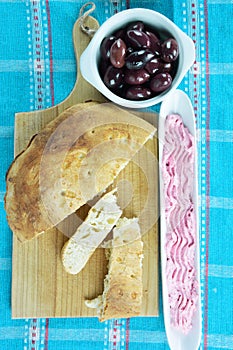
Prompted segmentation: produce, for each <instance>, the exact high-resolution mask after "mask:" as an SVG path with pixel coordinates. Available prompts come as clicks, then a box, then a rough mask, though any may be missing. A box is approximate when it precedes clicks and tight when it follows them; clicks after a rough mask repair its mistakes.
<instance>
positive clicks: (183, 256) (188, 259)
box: [162, 114, 198, 333]
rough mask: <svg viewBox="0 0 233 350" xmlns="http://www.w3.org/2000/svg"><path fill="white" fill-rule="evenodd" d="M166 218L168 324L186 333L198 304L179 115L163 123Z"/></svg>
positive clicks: (188, 141) (189, 185) (188, 174)
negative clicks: (169, 320) (169, 321)
mask: <svg viewBox="0 0 233 350" xmlns="http://www.w3.org/2000/svg"><path fill="white" fill-rule="evenodd" d="M162 174H163V181H164V194H165V218H166V227H167V229H166V247H165V249H166V257H167V262H166V278H167V286H168V299H169V306H170V319H171V324H172V325H173V326H174V327H175V328H177V329H179V330H181V331H183V332H184V333H188V332H189V330H190V329H191V328H192V319H193V316H194V312H195V310H196V305H197V301H198V282H197V277H196V270H195V249H196V216H195V215H196V213H195V211H194V205H193V190H194V184H193V180H194V142H193V136H192V135H191V134H190V133H189V131H188V129H187V128H186V127H185V126H184V124H183V122H182V119H181V117H180V116H179V115H177V114H173V115H169V116H167V118H166V121H165V144H164V150H163V159H162Z"/></svg>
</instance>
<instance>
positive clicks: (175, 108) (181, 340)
mask: <svg viewBox="0 0 233 350" xmlns="http://www.w3.org/2000/svg"><path fill="white" fill-rule="evenodd" d="M170 114H179V115H180V116H181V117H182V120H183V124H184V125H185V126H186V127H187V128H188V130H189V132H190V133H191V134H192V136H193V138H194V145H195V147H194V149H195V155H194V159H195V161H194V179H193V183H194V186H193V196H192V200H193V204H194V210H195V212H196V229H195V233H196V247H195V259H194V265H195V266H194V267H195V270H196V279H197V282H198V302H197V308H196V311H195V313H194V317H193V320H192V328H191V330H190V331H189V332H188V333H187V334H185V333H183V332H182V331H181V330H178V329H176V328H174V327H173V326H172V325H171V318H170V305H169V297H168V284H167V277H166V261H167V254H166V248H165V247H166V240H167V237H166V232H167V227H166V218H165V195H164V182H163V173H162V159H163V147H164V142H165V120H166V117H167V116H168V115H170ZM158 129H159V163H160V167H159V172H160V174H159V175H160V243H161V270H162V271H161V272H162V294H163V312H164V322H165V329H166V334H167V338H168V343H169V346H170V348H171V350H187V349H189V350H197V349H198V348H199V344H200V339H201V332H202V330H201V328H202V325H201V324H202V321H201V294H200V244H199V223H198V174H197V150H196V127H195V118H194V112H193V107H192V104H191V102H190V100H189V98H188V96H187V95H186V94H185V93H184V92H182V91H181V90H176V91H175V92H174V93H172V94H171V95H169V96H168V97H167V98H166V99H165V100H164V101H163V102H162V104H161V109H160V115H159V128H158Z"/></svg>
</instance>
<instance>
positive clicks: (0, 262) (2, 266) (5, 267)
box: [0, 258, 11, 271]
mask: <svg viewBox="0 0 233 350" xmlns="http://www.w3.org/2000/svg"><path fill="white" fill-rule="evenodd" d="M10 269H11V258H0V271H9V270H10Z"/></svg>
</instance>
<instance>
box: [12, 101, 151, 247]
mask: <svg viewBox="0 0 233 350" xmlns="http://www.w3.org/2000/svg"><path fill="white" fill-rule="evenodd" d="M154 133H155V128H154V127H153V126H152V125H151V124H149V123H147V122H145V121H144V120H142V119H141V118H138V117H135V116H134V115H133V114H131V113H129V112H127V111H125V110H122V109H120V108H118V107H116V106H114V105H113V104H109V103H106V104H98V103H95V102H88V103H81V104H77V105H75V106H73V107H71V108H69V109H67V110H66V111H64V112H63V113H62V114H61V115H59V116H58V117H57V118H56V119H55V120H53V121H52V122H50V123H49V124H48V125H47V126H46V127H45V128H44V129H43V130H42V131H41V132H40V133H38V134H37V135H35V136H34V137H33V138H32V139H31V141H30V143H29V145H28V147H27V148H26V149H25V151H23V152H22V153H21V154H20V155H19V156H17V157H16V158H15V160H14V161H13V163H12V165H11V167H10V168H9V171H8V173H7V176H6V185H7V191H6V195H5V209H6V212H7V220H8V223H9V226H10V228H11V229H12V231H13V232H14V233H15V234H16V236H17V237H18V239H19V240H20V241H25V240H29V239H32V238H34V237H36V236H38V235H39V234H41V233H43V232H45V231H47V230H49V229H50V228H52V227H54V226H56V225H57V224H58V223H59V222H61V221H62V220H63V219H65V218H66V217H67V216H69V215H70V214H72V213H73V212H75V211H76V210H77V209H78V208H80V207H81V206H82V205H83V204H85V203H86V202H87V201H88V200H90V199H92V198H93V197H94V196H95V195H97V194H98V193H99V192H101V191H102V190H104V189H106V188H107V187H108V186H109V185H110V184H111V183H112V182H113V180H114V178H115V177H116V176H117V175H118V174H119V172H120V171H121V169H123V168H124V166H126V164H127V163H128V162H129V161H130V159H132V157H133V156H134V154H135V153H136V152H137V151H138V150H139V149H140V148H141V147H142V146H143V144H144V143H145V142H146V141H147V140H148V139H149V138H151V136H152V135H153V134H154Z"/></svg>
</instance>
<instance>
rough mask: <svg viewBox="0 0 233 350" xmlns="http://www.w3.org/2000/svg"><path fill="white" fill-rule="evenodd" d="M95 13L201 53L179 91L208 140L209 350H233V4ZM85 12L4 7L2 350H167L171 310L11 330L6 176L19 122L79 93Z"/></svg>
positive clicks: (5, 3)
mask: <svg viewBox="0 0 233 350" xmlns="http://www.w3.org/2000/svg"><path fill="white" fill-rule="evenodd" d="M95 3H96V7H97V8H96V12H95V14H94V16H95V17H96V18H97V19H98V21H99V22H100V23H102V22H103V21H105V20H106V18H107V17H109V16H111V15H113V14H114V12H117V11H121V10H123V9H126V8H129V7H130V8H133V7H146V8H151V9H154V10H156V11H159V12H161V13H163V14H165V15H166V16H168V17H169V18H171V19H172V20H173V21H174V22H175V23H176V24H177V25H178V26H179V27H180V28H181V29H182V30H183V31H184V32H186V33H187V34H189V35H190V36H191V37H192V39H193V40H194V42H195V44H196V62H195V64H194V66H193V67H192V69H191V70H190V72H189V73H188V74H187V75H186V77H185V79H184V80H183V82H182V83H181V85H180V88H181V89H183V90H184V91H185V92H187V93H188V95H189V96H190V98H191V100H192V102H193V106H194V110H195V114H196V120H197V129H198V135H199V143H198V145H199V195H200V242H201V247H200V249H201V293H202V294H201V300H202V311H203V335H202V341H201V346H200V349H210V350H211V349H215V350H216V349H233V297H232V296H233V254H232V242H231V239H232V209H233V198H232V193H233V182H232V178H233V170H232V169H233V168H232V165H231V162H232V155H233V142H232V141H233V127H232V116H231V113H232V108H231V102H232V98H231V97H232V95H231V94H232V85H233V74H232V73H233V69H232V66H233V54H232V52H233V51H232V45H233V37H232V30H231V29H232V18H233V4H232V0H209V1H208V0H181V1H149V0H141V1H140V0H122V1H120V0H119V1H110V0H106V1H104V0H103V1H100V0H96V1H95ZM83 4H84V1H81V0H1V1H0V16H1V20H0V33H1V39H0V82H1V83H0V87H1V104H0V118H1V121H0V125H1V126H0V154H1V162H0V174H1V181H0V186H1V187H0V206H1V210H0V223H1V237H2V238H1V245H0V280H1V288H0V349H3V350H6V349H17V350H20V349H22V350H23V349H24V350H29V349H30V350H32V349H50V350H55V349H57V350H63V349H64V350H70V349H74V350H76V349H81V350H84V349H92V350H94V349H98V350H100V349H102V350H110V349H111V350H113V349H114V350H116V349H117V350H125V349H130V350H136V349H140V350H144V349H147V350H150V349H158V350H162V349H168V345H167V340H166V335H165V330H164V324H163V316H162V307H161V305H162V301H161V302H160V317H158V318H150V317H149V318H136V319H130V320H129V319H122V320H111V321H108V322H104V323H99V322H98V321H97V319H86V318H84V319H78V318H76V319H27V320H11V310H10V294H11V268H12V267H11V250H12V233H11V231H10V229H9V228H8V225H7V222H6V217H5V212H4V203H3V197H4V193H5V181H4V178H5V173H6V171H7V169H8V167H9V165H10V163H11V161H12V160H13V137H14V127H13V125H14V113H15V112H19V111H30V110H34V109H43V108H46V107H49V106H51V105H54V104H57V103H58V102H60V101H61V100H63V99H64V98H65V97H66V96H67V95H68V93H69V92H70V91H71V89H72V87H73V85H74V82H75V79H76V62H75V57H74V53H73V45H72V35H71V33H72V28H73V25H74V23H75V20H76V19H77V17H78V14H79V9H80V7H81V5H83ZM156 110H158V106H157V107H156ZM160 294H161V293H160ZM187 350H188V349H187Z"/></svg>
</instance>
